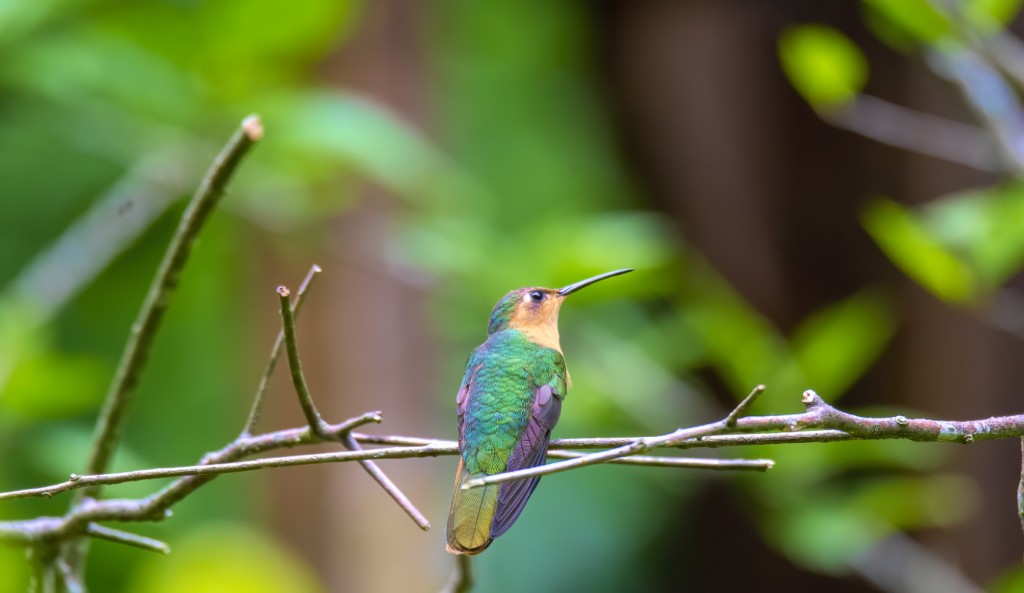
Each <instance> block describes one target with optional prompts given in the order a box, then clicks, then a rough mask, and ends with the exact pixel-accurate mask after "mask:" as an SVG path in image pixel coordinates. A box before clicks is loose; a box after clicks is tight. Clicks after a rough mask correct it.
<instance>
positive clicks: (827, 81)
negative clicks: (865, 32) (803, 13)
mask: <svg viewBox="0 0 1024 593" xmlns="http://www.w3.org/2000/svg"><path fill="white" fill-rule="evenodd" d="M779 58H780V59H781V60H782V68H783V70H785V72H786V75H787V76H789V80H790V81H791V82H792V83H793V86H794V87H795V88H796V90H797V91H798V92H799V93H800V94H801V95H803V97H804V99H806V100H807V101H808V102H809V103H810V104H811V105H813V106H814V107H815V108H818V109H829V108H834V107H836V106H840V105H842V104H844V103H846V102H848V101H850V100H851V99H853V98H854V97H855V96H856V95H857V93H858V92H860V90H861V89H862V88H863V87H864V83H865V82H866V80H867V77H868V67H867V61H866V60H865V59H864V55H863V54H862V53H861V52H860V48H858V47H857V46H856V44H854V43H853V42H852V41H850V40H849V39H848V38H847V37H846V36H845V35H843V34H842V33H840V32H839V31H837V30H835V29H833V28H831V27H825V26H822V25H801V26H798V27H792V28H790V29H788V30H786V31H784V32H783V33H782V35H781V36H780V37H779Z"/></svg>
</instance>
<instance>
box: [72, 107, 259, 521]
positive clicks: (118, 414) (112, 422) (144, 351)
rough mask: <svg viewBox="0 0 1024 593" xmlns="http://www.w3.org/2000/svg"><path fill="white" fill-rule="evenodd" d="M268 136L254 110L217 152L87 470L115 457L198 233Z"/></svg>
mask: <svg viewBox="0 0 1024 593" xmlns="http://www.w3.org/2000/svg"><path fill="white" fill-rule="evenodd" d="M262 136H263V125H262V124H261V123H260V120H259V118H258V117H256V116H254V115H251V116H249V117H247V118H246V119H245V120H244V121H243V122H242V125H241V126H240V127H239V129H238V130H237V131H236V132H235V134H234V136H232V137H231V139H230V140H229V141H228V143H227V145H225V147H224V149H223V150H222V151H221V152H220V154H219V155H217V158H216V160H214V162H213V165H212V166H211V167H210V170H209V172H208V173H207V174H206V177H205V178H204V179H203V182H202V183H201V184H200V185H199V189H197V190H196V193H195V195H194V196H193V198H192V201H191V202H190V203H189V205H188V208H186V209H185V213H184V214H183V215H182V218H181V223H180V224H179V225H178V229H177V230H176V231H175V233H174V237H173V238H172V239H171V243H170V245H169V247H168V249H167V252H166V253H165V255H164V259H163V261H162V262H161V263H160V267H159V268H158V269H157V273H156V276H155V277H154V278H153V282H152V283H151V284H150V288H149V292H148V294H147V295H146V300H145V301H144V302H143V304H142V309H141V310H140V311H139V315H138V317H137V318H136V321H135V323H134V324H133V325H132V329H131V333H130V334H129V337H128V343H127V344H125V349H124V353H123V354H122V356H121V362H120V363H119V364H118V367H117V371H116V372H115V374H114V380H113V382H112V383H111V385H110V390H109V391H108V392H107V397H106V400H104V402H103V409H102V410H101V411H100V415H99V419H98V422H97V424H96V430H95V433H94V436H93V442H92V449H91V451H90V452H89V460H88V462H87V464H86V470H85V471H86V473H90V474H98V473H103V472H104V471H106V469H107V467H108V466H109V465H110V458H111V457H112V455H113V452H114V448H115V446H116V445H117V441H118V439H119V438H120V435H121V425H122V424H123V423H124V419H125V416H126V414H127V411H128V407H129V404H130V403H131V399H132V396H133V395H134V393H135V388H136V387H137V385H138V381H139V376H140V375H141V373H142V370H143V368H144V367H145V364H146V359H147V357H148V355H149V350H150V347H151V346H152V344H153V339H154V337H155V336H156V333H157V329H158V328H159V326H160V321H161V320H162V319H163V316H164V312H165V311H166V309H167V304H168V301H169V300H170V296H171V293H172V292H173V291H174V289H175V287H176V286H177V284H178V276H179V275H180V273H181V270H182V268H183V267H184V266H185V262H186V261H187V259H188V255H189V252H190V251H191V249H192V245H193V243H194V242H195V239H196V236H197V235H198V234H199V230H200V229H201V228H202V226H203V223H204V222H205V221H206V219H207V218H208V217H209V214H210V212H211V211H212V210H213V208H214V206H216V204H217V202H218V201H219V199H220V197H221V196H222V195H224V189H225V187H226V186H227V183H228V181H229V180H230V179H231V176H232V174H233V173H234V172H235V169H236V168H237V167H238V164H239V163H240V162H241V161H242V157H244V156H245V154H246V153H247V152H248V151H249V149H250V148H251V147H252V146H253V144H255V143H256V142H257V141H258V140H259V139H260V138H261V137H262ZM93 494H95V490H86V491H83V492H82V493H81V496H80V497H78V499H76V501H75V502H76V503H77V502H80V501H81V500H82V498H84V497H85V496H89V495H93Z"/></svg>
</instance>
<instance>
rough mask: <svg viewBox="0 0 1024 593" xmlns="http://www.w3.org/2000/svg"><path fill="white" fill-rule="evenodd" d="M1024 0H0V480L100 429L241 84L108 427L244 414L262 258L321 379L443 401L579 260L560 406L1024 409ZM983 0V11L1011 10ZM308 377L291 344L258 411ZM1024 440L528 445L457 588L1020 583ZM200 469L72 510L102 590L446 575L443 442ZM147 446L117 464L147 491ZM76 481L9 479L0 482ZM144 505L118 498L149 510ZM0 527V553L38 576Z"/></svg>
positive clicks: (2, 583)
mask: <svg viewBox="0 0 1024 593" xmlns="http://www.w3.org/2000/svg"><path fill="white" fill-rule="evenodd" d="M1019 4H1020V0H970V1H962V2H941V1H939V0H935V1H934V2H930V1H929V0H863V1H855V0H845V1H841V2H814V1H807V0H770V1H766V0H717V1H716V0H676V1H667V0H666V1H654V0H651V1H645V2H626V1H602V2H544V1H541V0H516V1H497V2H490V3H487V5H486V6H484V5H482V4H480V3H476V2H469V1H465V0H462V1H459V0H449V1H441V2H403V1H399V0H376V1H373V2H365V1H354V0H348V1H344V0H301V1H300V0H296V1H295V2H290V3H287V4H282V3H278V2H271V1H269V0H218V1H216V2H213V1H204V0H154V1H151V2H134V1H130V0H6V1H0V181H2V183H0V188H2V189H0V196H2V200H0V204H2V206H0V489H2V490H9V489H15V488H22V487H29V486H35V485H42V484H47V483H51V482H54V481H58V480H62V479H64V478H65V477H66V476H67V474H68V473H70V472H73V471H80V470H81V468H82V467H83V465H84V458H85V454H86V451H87V445H88V441H89V437H90V434H91V431H92V427H93V422H94V419H95V416H96V412H97V409H98V406H99V405H100V402H101V400H102V397H103V395H104V393H105V389H106V385H107V383H108V382H109V380H110V377H111V374H112V372H113V369H114V366H115V365H116V362H117V359H118V356H119V354H120V350H121V348H122V346H123V342H124V339H125V336H126V335H127V331H128V328H129V325H130V324H131V321H132V319H133V318H134V316H135V315H136V313H137V311H138V308H139V305H140V303H141V299H142V297H143V295H144V293H145V290H146V287H147V285H148V283H149V281H150V278H151V277H152V274H153V271H154V269H155V266H156V264H157V262H158V261H159V258H160V255H161V253H162V251H163V249H164V248H165V245H166V242H167V240H168V238H169V236H170V234H171V232H172V230H173V228H174V226H175V224H176V220H177V218H178V217H179V216H180V213H181V211H182V208H183V207H184V201H185V199H186V198H187V196H188V195H189V194H190V192H191V191H192V190H193V189H194V187H195V186H196V184H197V183H198V181H199V179H200V177H201V176H202V172H203V171H204V170H205V168H206V166H207V165H208V163H209V162H210V160H211V159H212V157H213V156H214V154H215V153H216V151H217V149H218V148H219V147H220V146H221V145H222V144H223V142H224V141H225V140H226V139H227V137H228V136H229V135H230V133H231V131H232V130H233V129H234V128H235V126H236V125H237V123H238V122H239V121H240V120H241V119H242V117H244V116H245V115H247V114H249V113H252V112H256V113H259V114H260V115H261V116H262V117H263V120H264V122H265V125H266V130H267V131H266V136H265V138H264V140H263V142H262V143H261V144H260V145H259V146H258V147H257V148H256V150H255V152H254V153H253V154H252V155H251V158H249V159H248V160H247V161H246V162H245V163H244V165H243V166H242V169H241V170H240V173H239V175H238V177H237V180H236V182H235V183H233V185H232V190H231V193H230V195H229V196H227V198H226V199H225V200H224V202H223V207H222V209H221V210H220V211H218V212H217V213H216V214H215V216H214V217H213V219H212V220H211V222H210V224H209V225H208V227H207V229H206V230H205V231H204V233H203V235H202V238H201V241H200V243H199V245H198V248H197V249H196V250H195V251H194V254H193V258H192V260H191V261H190V262H189V265H188V267H187V268H186V270H185V273H184V275H183V277H182V281H181V287H180V290H179V291H178V292H177V293H176V294H175V295H174V299H173V302H172V306H171V309H170V311H169V314H168V315H167V318H166V320H165V324H164V326H163V329H162V332H161V334H160V336H159V338H158V340H157V343H156V346H155V349H154V352H153V356H152V362H151V365H150V366H149V368H148V371H147V373H146V374H145V376H144V378H143V381H142V384H141V386H140V390H139V392H138V395H137V399H136V403H135V405H134V407H133V410H132V416H131V418H130V420H129V422H128V426H127V434H126V437H125V440H124V443H123V446H122V447H121V448H120V450H119V452H118V455H117V458H116V463H115V469H137V468H147V467H160V466H167V465H183V464H188V463H192V462H194V461H195V460H197V459H198V458H199V457H200V456H201V455H202V454H203V453H204V452H206V451H209V450H213V449H217V448H219V447H221V446H222V445H223V444H224V443H226V442H227V441H229V440H231V439H233V438H234V437H235V436H236V435H237V433H238V431H239V430H240V429H241V428H242V425H243V422H244V418H245V411H246V409H247V406H248V404H249V402H250V400H251V397H252V394H253V392H254V390H255V387H256V384H257V381H258V376H259V373H260V371H261V369H262V366H263V364H264V361H265V356H266V354H267V352H268V351H269V348H270V345H271V344H272V341H273V338H274V335H275V334H276V332H277V331H278V317H277V303H276V299H277V297H276V294H275V293H274V287H275V286H277V285H278V284H282V283H284V284H289V285H291V286H293V287H294V286H297V284H298V283H299V281H300V279H301V278H302V276H303V275H304V274H305V272H306V270H308V268H309V266H310V265H311V264H313V263H318V264H320V265H321V266H322V267H323V268H324V269H325V272H324V274H322V276H321V278H320V280H319V281H318V284H317V285H316V287H315V288H314V290H313V292H312V293H311V295H310V298H309V300H308V301H307V305H306V307H305V308H304V310H303V315H302V317H301V319H300V320H299V332H300V343H301V348H302V355H303V359H304V363H305V367H306V369H307V374H308V378H309V381H310V384H311V388H312V389H313V392H314V395H315V397H316V398H317V400H318V402H319V405H320V407H321V410H322V412H323V413H324V414H325V416H326V417H327V418H328V419H329V420H331V421H340V420H342V419H344V418H347V417H350V416H354V415H357V414H361V413H363V412H365V411H368V410H382V411H383V414H384V418H385V422H384V424H383V426H381V427H379V428H378V427H375V428H374V429H373V430H375V431H379V432H381V433H387V434H406V435H413V436H424V437H438V438H454V437H455V423H454V413H453V407H454V394H455V390H456V388H457V386H458V383H459V380H460V378H461V376H462V372H463V365H464V362H465V357H466V355H467V354H468V353H469V351H470V350H471V349H472V348H473V347H475V346H476V345H477V344H478V343H479V342H480V341H482V340H483V338H484V334H485V327H486V318H487V315H488V313H489V311H490V308H491V306H492V305H493V304H494V302H495V301H496V300H497V299H498V297H500V296H501V295H502V294H504V293H505V292H506V291H507V290H509V289H512V288H516V287H519V286H524V285H543V286H561V285H564V284H567V283H569V282H572V281H575V280H579V279H581V278H584V277H587V276H589V275H592V274H595V273H599V272H603V271H607V270H611V269H615V268H620V267H635V268H637V270H638V271H637V272H636V273H634V274H631V275H630V276H627V277H624V278H622V279H616V280H615V281H612V282H607V283H601V284H600V285H597V286H595V287H593V288H590V289H588V290H587V291H584V292H581V293H580V294H579V295H578V296H574V297H573V299H572V301H571V302H570V303H569V304H568V306H567V307H566V308H565V310H564V311H563V314H562V321H561V328H562V343H563V348H564V350H565V352H566V357H567V360H568V362H569V366H570V368H571V370H572V375H573V379H574V382H575V385H574V389H573V391H572V393H571V394H570V395H569V398H568V400H567V402H566V406H565V408H564V410H563V414H562V420H561V423H560V424H559V427H558V430H557V434H556V435H555V436H557V437H576V436H613V435H632V434H661V433H664V432H667V431H669V430H672V429H674V428H676V427H679V426H684V425H691V424H696V423H700V422H703V421H707V420H710V419H714V418H718V417H720V415H721V414H723V413H724V411H725V410H726V409H728V407H730V406H731V405H734V403H735V402H736V401H737V398H739V397H742V396H743V395H745V394H746V393H747V392H748V391H749V390H750V389H751V388H752V387H753V386H754V385H756V384H758V383H765V384H767V385H768V388H769V389H768V392H767V393H766V394H765V395H764V396H763V397H762V398H761V400H760V401H759V403H758V404H757V405H756V407H755V409H754V410H753V412H754V413H764V414H767V413H790V412H797V411H799V410H800V409H801V406H800V404H799V396H800V393H801V391H802V390H803V389H806V388H813V389H815V390H817V391H818V392H819V393H820V394H821V395H822V396H823V397H824V398H825V399H826V400H827V401H829V402H831V403H834V404H836V405H838V406H840V407H842V408H844V409H847V410H849V411H854V412H858V413H863V414H895V413H902V414H906V415H908V416H914V415H919V416H923V417H930V418H983V417H986V416H991V415H1001V414H1014V413H1020V412H1024V410H1022V409H1021V398H1020V396H1019V391H1018V390H1019V386H1020V385H1021V383H1022V380H1024V367H1022V366H1021V364H1020V362H1019V361H1020V360H1021V357H1022V355H1024V343H1022V338H1024V294H1022V293H1021V292H1020V291H1021V289H1022V287H1024V284H1022V280H1021V278H1020V274H1019V272H1020V270H1021V268H1022V266H1024V232H1022V231H1024V186H1022V184H1021V182H1022V179H1024V110H1022V109H1021V106H1020V96H1021V90H1022V89H1024V57H1022V56H1024V49H1022V46H1021V45H1020V42H1019V40H1018V39H1017V38H1016V37H1015V36H1014V35H1013V33H1012V30H1011V29H1012V27H1013V23H1014V18H1015V16H1016V14H1017V10H1018V8H1019ZM1008 27H1009V28H1008ZM301 422H302V416H301V414H300V412H299V409H298V406H297V405H296V402H295V398H294V396H293V394H292V392H291V390H290V387H289V386H288V385H287V381H286V378H285V377H284V376H278V377H277V380H276V381H275V382H274V390H273V392H272V394H271V402H270V405H269V408H268V411H267V413H266V414H265V415H264V419H263V425H262V428H263V429H266V430H270V429H276V428H284V427H289V426H298V425H300V424H301ZM1019 447H1020V444H1019V443H1018V442H1017V441H1016V440H1006V441H997V442H987V443H978V444H975V445H973V446H971V447H960V446H953V445H940V444H918V443H903V442H865V443H835V444H806V445H786V446H774V447H752V448H747V449H723V450H717V451H714V452H713V454H716V455H719V456H730V455H734V456H748V457H771V458H774V459H775V460H776V461H777V466H776V469H774V470H772V471H771V472H768V473H766V474H757V475H738V474H709V473H706V472H700V471H697V470H694V471H682V470H678V471H677V470H671V469H658V468H631V467H607V466H602V467H595V468H589V469H585V470H581V471H575V472H572V473H568V474H560V475H557V476H551V477H548V478H545V479H544V480H543V483H542V485H541V487H540V488H539V489H538V490H537V493H536V494H535V495H534V497H533V499H532V500H531V503H530V505H529V508H528V510H527V511H526V512H525V513H524V515H523V517H522V518H521V519H520V520H519V522H518V524H517V525H516V527H515V528H514V529H512V530H511V531H510V532H509V533H508V534H507V535H505V536H503V537H502V538H500V539H499V540H497V541H496V542H495V544H494V545H493V546H492V547H491V549H489V550H488V552H487V553H486V554H484V555H483V556H481V557H480V559H479V561H478V562H476V564H475V566H476V569H477V579H478V588H477V590H479V591H487V592H499V593H500V592H511V591H536V592H542V591H543V592H546V591H553V592H561V591H594V592H601V591H609V592H610V591H626V590H629V591H670V590H680V589H687V590H694V591H734V590H738V589H740V588H742V587H745V586H754V585H755V584H758V583H766V582H770V583H773V584H774V585H777V586H779V587H785V588H787V589H788V590H791V591H818V590H823V589H827V590H830V591H839V592H844V591H885V592H917V591H931V592H936V591H943V592H945V591H949V592H973V591H994V592H1008V591H1018V590H1021V588H1022V587H1024V572H1022V571H1021V566H1020V559H1021V554H1022V549H1024V538H1022V535H1021V528H1020V525H1019V523H1018V519H1017V517H1016V508H1015V492H1016V487H1017V482H1018V480H1019V479H1020V478H1019V467H1020V460H1019ZM382 465H383V466H384V469H385V470H387V471H388V472H389V473H390V474H391V475H392V477H393V478H394V479H395V480H396V481H397V482H398V484H399V485H400V486H401V487H402V488H403V489H404V490H405V491H406V492H407V493H408V494H409V496H410V497H411V498H412V499H413V500H414V501H415V502H416V503H417V504H418V505H419V506H420V507H421V508H422V509H423V510H424V511H425V512H426V513H427V515H428V516H429V518H430V519H431V521H432V522H433V524H434V528H433V529H432V530H431V531H429V532H426V533H424V532H421V531H419V530H418V529H417V528H416V527H415V526H414V525H413V524H412V523H411V522H410V521H409V520H408V518H407V517H406V516H405V515H404V514H403V513H402V512H401V510H400V509H398V507H396V506H395V505H394V504H393V503H392V502H391V501H390V500H389V499H388V498H387V497H386V496H385V495H383V493H382V492H381V491H380V490H379V488H378V486H377V485H376V484H374V483H373V482H372V481H371V480H369V479H368V478H367V476H366V475H364V473H363V472H362V471H361V469H360V468H359V467H357V466H355V465H349V464H339V465H332V466H314V467H305V468H291V469H276V470H270V471H264V472H259V473H257V474H245V475H241V474H240V475H232V476H226V477H223V478H220V479H218V480H216V481H215V482H213V483H212V484H211V485H209V486H208V487H205V488H203V489H201V490H200V491H199V492H197V493H196V494H195V495H193V496H192V497H191V498H189V499H187V500H186V501H185V502H183V503H182V504H180V505H178V506H177V507H175V514H174V517H173V518H172V519H171V520H169V521H166V522H164V523H163V524H158V525H140V526H138V530H139V531H140V532H144V533H146V534H149V535H152V536H154V537H157V538H160V539H162V540H165V541H167V542H169V543H170V545H171V547H172V549H173V553H172V554H171V555H169V556H162V557H157V556H155V555H152V554H148V553H146V552H143V551H138V550H135V549H131V548H125V547H123V546H116V545H113V544H109V543H106V542H102V541H97V542H96V543H94V544H93V546H92V555H91V559H90V560H91V561H90V564H89V570H88V583H89V585H90V587H91V589H92V590H94V591H105V592H106V591H110V592H120V591H132V592H134V591H146V592H158V593H159V592H177V591H193V592H206V591H210V592H213V591H217V592H229V591H246V592H250V593H251V592H263V591H267V592H270V591H296V592H318V591H434V590H437V589H438V588H439V587H440V586H441V585H442V583H443V582H444V581H445V579H446V578H447V575H448V573H449V572H450V569H451V566H452V561H451V558H450V557H449V556H448V555H447V554H446V553H445V552H444V544H443V525H444V522H445V516H446V513H447V505H448V497H449V495H450V488H451V482H452V477H453V475H454V465H455V462H454V460H453V459H451V458H447V459H424V460H409V461H386V462H383V463H382ZM157 486H158V484H154V483H152V482H143V483H136V484H131V485H124V486H120V487H111V488H108V489H107V490H106V491H105V493H106V494H107V495H108V496H124V497H131V496H144V495H146V494H148V493H150V492H152V491H154V490H155V489H156V488H157ZM68 501H69V498H68V497H67V496H66V495H65V496H58V497H56V498H55V499H52V500H39V501H37V500H19V501H10V502H5V503H3V504H0V519H14V518H25V517H32V516H36V515H39V514H58V513H62V512H63V511H64V509H65V508H66V505H67V504H68ZM133 528H134V526H133ZM26 583H27V575H26V572H25V562H24V557H23V552H22V550H20V549H17V548H0V592H2V593H8V592H16V591H24V590H25V589H26Z"/></svg>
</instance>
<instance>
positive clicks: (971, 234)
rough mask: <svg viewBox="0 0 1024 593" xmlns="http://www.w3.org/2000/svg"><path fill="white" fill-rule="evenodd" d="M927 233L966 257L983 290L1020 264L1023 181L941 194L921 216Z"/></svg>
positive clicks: (1022, 252) (1023, 262)
mask: <svg viewBox="0 0 1024 593" xmlns="http://www.w3.org/2000/svg"><path fill="white" fill-rule="evenodd" d="M921 220H922V223H923V224H925V225H926V226H927V227H928V228H929V230H930V231H931V232H932V234H933V235H934V236H935V237H937V238H938V239H939V240H940V241H942V243H943V244H944V245H946V246H947V247H948V248H949V249H950V250H952V251H954V252H956V253H958V254H961V256H962V257H963V258H964V259H966V260H967V261H968V262H969V263H970V265H971V267H972V268H973V270H974V272H975V273H976V275H977V277H978V279H979V280H980V281H982V282H983V283H984V285H985V287H986V288H987V289H989V290H991V289H994V288H996V287H998V286H999V285H1000V284H1002V283H1003V282H1004V281H1005V280H1006V279H1007V278H1008V277H1010V276H1011V275H1013V274H1015V273H1017V272H1018V271H1019V270H1020V269H1021V267H1022V266H1024V233H1021V232H1020V221H1021V220H1024V185H1022V184H1020V183H1011V184H1008V185H1004V186H995V187H988V188H983V189H979V190H973V191H968V192H963V193H960V194H955V195H952V196H949V197H945V198H943V199H941V200H939V201H937V202H935V203H934V204H932V205H930V206H928V207H927V208H926V209H925V210H924V212H922V216H921Z"/></svg>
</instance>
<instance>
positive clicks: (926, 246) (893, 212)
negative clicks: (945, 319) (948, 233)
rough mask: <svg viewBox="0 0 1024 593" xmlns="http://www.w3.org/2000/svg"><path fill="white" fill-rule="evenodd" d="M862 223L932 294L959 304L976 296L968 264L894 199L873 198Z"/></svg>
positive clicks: (975, 287) (909, 274) (876, 240)
mask: <svg viewBox="0 0 1024 593" xmlns="http://www.w3.org/2000/svg"><path fill="white" fill-rule="evenodd" d="M861 224H863V225H864V228H865V229H866V230H867V231H868V233H869V234H870V235H871V238H872V239H874V240H875V243H877V244H878V246H879V247H880V248H881V249H882V251H884V252H885V254H886V255H887V256H888V257H889V259H891V260H892V262H893V263H894V264H896V266H898V267H899V268H900V269H901V270H903V272H904V273H906V274H907V276H910V278H912V279H913V280H914V281H916V282H917V283H918V284H920V285H921V286H923V287H924V288H925V289H926V290H928V291H929V292H931V293H932V294H934V295H936V296H937V297H939V298H941V299H943V300H945V301H948V302H952V303H958V304H964V303H968V302H970V301H972V300H973V299H974V298H975V297H976V296H977V293H978V286H977V280H976V279H975V277H974V274H973V272H972V270H971V268H970V267H969V266H968V265H967V264H966V263H965V262H964V261H962V260H961V259H960V258H958V257H957V256H956V255H954V254H953V253H952V252H950V251H949V250H948V249H947V248H946V247H945V246H944V245H943V244H942V243H941V242H940V241H939V240H938V238H936V237H935V236H934V235H933V234H932V233H931V232H930V231H929V229H928V228H927V227H926V226H925V225H923V224H922V223H921V222H920V221H919V220H918V219H917V218H915V217H914V216H913V215H912V214H911V213H910V212H908V211H907V210H905V209H904V208H903V207H902V206H900V205H899V204H897V203H896V202H893V201H892V200H889V199H886V198H876V199H875V200H872V201H871V202H869V203H868V205H867V206H866V207H865V208H864V212H863V214H862V216H861Z"/></svg>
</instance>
